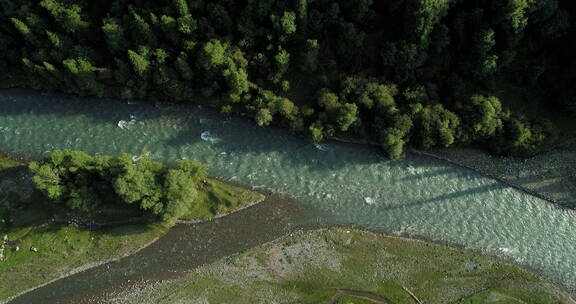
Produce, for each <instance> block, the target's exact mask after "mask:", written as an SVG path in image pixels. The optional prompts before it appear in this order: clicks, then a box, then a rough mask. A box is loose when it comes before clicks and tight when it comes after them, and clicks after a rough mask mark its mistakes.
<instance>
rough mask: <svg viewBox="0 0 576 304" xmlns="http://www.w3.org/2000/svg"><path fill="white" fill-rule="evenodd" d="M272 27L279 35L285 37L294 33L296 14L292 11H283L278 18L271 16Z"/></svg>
mask: <svg viewBox="0 0 576 304" xmlns="http://www.w3.org/2000/svg"><path fill="white" fill-rule="evenodd" d="M272 21H273V22H274V28H275V29H276V31H277V32H278V34H279V36H280V37H283V38H287V37H290V36H292V35H293V34H294V33H296V14H294V12H288V11H286V12H284V13H283V14H282V16H281V17H280V18H278V17H276V16H272Z"/></svg>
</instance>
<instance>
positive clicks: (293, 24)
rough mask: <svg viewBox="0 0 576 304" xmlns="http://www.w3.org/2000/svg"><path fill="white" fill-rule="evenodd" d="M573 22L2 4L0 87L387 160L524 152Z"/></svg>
mask: <svg viewBox="0 0 576 304" xmlns="http://www.w3.org/2000/svg"><path fill="white" fill-rule="evenodd" d="M575 14H576V6H575V5H574V1H571V0H507V1H502V0H488V1H485V0H469V1H459V0H438V1H436V0H435V1H431V0H390V1H373V0H360V1H346V0H336V1H335V0H298V1H277V0H246V1H231V0H222V1H216V0H171V1H168V0H165V1H146V0H136V1H131V2H127V1H122V0H103V1H98V2H94V1H88V0H42V1H32V0H24V1H20V0H19V1H15V0H3V1H0V68H1V69H2V70H3V71H4V73H2V74H1V75H0V85H1V86H2V87H32V88H37V89H48V90H59V91H65V92H70V93H75V94H80V95H94V96H100V97H114V98H126V99H156V100H158V99H159V100H170V101H181V102H196V103H207V104H210V105H213V106H215V107H218V108H220V109H221V110H222V111H223V112H231V111H237V112H244V113H248V114H249V115H251V116H252V117H254V119H255V120H256V122H257V123H258V124H259V125H262V126H265V125H269V124H271V123H274V124H277V125H281V126H285V127H288V128H290V129H292V130H295V131H298V132H305V133H306V134H308V135H309V136H310V138H312V139H313V140H314V141H321V140H322V139H323V138H325V137H327V136H343V137H354V138H364V139H369V140H371V141H374V142H378V143H380V144H381V146H382V147H383V149H384V150H385V151H386V153H387V155H388V156H390V157H400V156H401V155H402V154H403V152H404V150H405V146H406V145H410V146H414V147H419V148H423V149H428V148H431V147H448V146H451V145H455V144H477V145H480V146H483V147H486V148H488V149H490V150H491V151H493V152H495V153H503V154H513V155H526V154H531V153H534V152H536V151H538V150H540V149H541V148H542V147H546V146H548V145H549V143H550V142H553V141H554V139H555V137H556V135H557V132H558V128H557V127H556V126H555V125H554V123H552V122H551V121H549V120H547V119H546V118H547V117H554V118H556V116H557V113H558V112H567V113H568V112H569V113H573V112H574V110H575V109H576V98H575V97H574V96H575V94H574V93H575V91H574V90H575V88H574V86H572V85H571V84H572V83H574V81H575V80H576V73H575V71H576V68H574V67H575V63H576V62H575V61H574V59H573V56H572V55H571V54H573V53H574V52H575V51H576V42H575V41H576V39H574V37H575V36H574V35H575V30H574V26H573V24H574V21H575V20H576V18H575ZM190 100H192V101H190ZM554 120H556V119H554Z"/></svg>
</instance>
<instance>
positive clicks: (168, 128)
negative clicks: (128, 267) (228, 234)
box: [0, 89, 576, 293]
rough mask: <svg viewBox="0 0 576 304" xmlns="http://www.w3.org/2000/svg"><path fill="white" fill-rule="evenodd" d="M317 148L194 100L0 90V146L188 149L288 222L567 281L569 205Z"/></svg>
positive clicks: (372, 155) (348, 148) (173, 152)
mask: <svg viewBox="0 0 576 304" xmlns="http://www.w3.org/2000/svg"><path fill="white" fill-rule="evenodd" d="M319 148H320V149H319ZM319 148H318V147H315V146H314V145H312V144H310V143H309V142H308V141H306V140H305V139H304V138H302V137H301V136H296V135H293V134H290V133H289V132H288V131H285V130H282V129H276V128H259V127H257V126H256V125H255V124H254V123H253V122H252V121H250V120H248V119H245V118H242V117H236V116H234V117H226V116H223V115H222V114H219V113H217V112H215V111H213V110H210V109H203V108H199V107H195V106H177V105H169V104H153V103H143V102H130V103H128V102H126V101H115V100H102V99H95V98H83V97H73V96H68V95H62V94H47V93H40V92H35V91H30V90H20V89H18V90H16V89H15V90H3V91H1V92H0V150H2V151H5V152H8V153H12V154H17V155H23V156H27V157H39V156H41V155H42V154H43V153H46V152H49V151H52V150H54V149H76V150H82V151H85V152H88V153H91V154H96V155H98V154H112V155H117V154H119V153H122V152H129V153H140V152H141V151H144V150H146V151H149V153H150V154H151V156H152V158H154V159H157V160H161V161H166V162H172V161H175V160H176V159H179V158H189V159H196V160H199V161H202V162H204V163H207V164H208V165H209V166H210V174H211V175H212V176H214V177H218V178H220V179H222V180H225V181H233V182H236V183H240V184H244V185H249V186H252V187H255V188H261V189H266V190H269V191H272V192H275V193H279V194H280V195H283V196H286V197H289V198H290V200H291V201H293V202H294V203H292V204H296V205H298V208H303V209H304V210H307V211H306V212H305V214H304V215H301V216H299V217H298V218H297V220H294V225H299V226H306V225H334V224H337V225H339V224H343V225H354V226H358V227H364V228H367V229H377V230H382V231H385V232H387V233H392V234H404V235H412V236H416V237H422V238H426V239H430V240H433V241H440V242H445V243H449V244H453V245H457V246H462V247H466V248H470V249H475V250H481V251H483V252H485V253H488V254H492V255H496V256H499V257H501V258H504V259H506V260H510V261H514V262H516V263H519V264H521V265H524V266H526V267H528V268H530V269H532V270H535V271H537V272H539V273H541V274H543V275H544V276H545V277H547V278H549V279H552V280H555V281H558V282H561V283H563V284H564V285H565V286H568V287H569V288H570V289H571V291H572V293H574V291H575V290H576V245H575V244H576V233H574V232H575V231H576V221H575V219H576V211H573V210H567V209H562V208H559V207H557V206H555V205H554V204H551V203H548V202H545V201H543V200H541V199H538V198H536V197H533V196H530V195H527V194H524V193H522V192H519V191H517V190H514V189H512V188H509V187H507V186H504V185H502V184H500V183H498V182H496V181H494V180H492V179H489V178H485V177H482V176H480V175H478V174H476V173H474V172H472V171H468V170H463V169H461V168H457V167H454V166H451V165H448V164H446V163H444V162H440V161H434V160H431V159H426V158H420V157H416V156H408V157H407V158H405V159H402V160H394V161H391V160H387V159H385V158H383V157H382V155H381V154H380V153H379V151H378V150H377V149H375V148H372V147H368V146H361V145H351V144H343V143H336V142H329V143H327V144H326V145H324V146H321V147H319ZM262 229H265V228H262ZM147 252H148V251H147ZM133 271H138V269H134V270H133ZM78 292H81V291H80V290H78Z"/></svg>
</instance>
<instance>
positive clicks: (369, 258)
mask: <svg viewBox="0 0 576 304" xmlns="http://www.w3.org/2000/svg"><path fill="white" fill-rule="evenodd" d="M405 288H406V289H407V290H409V291H410V292H412V293H413V294H414V295H415V296H416V297H417V298H418V299H419V300H421V301H422V303H487V302H490V303H558V302H559V301H560V300H561V298H562V292H561V290H560V289H558V288H557V287H555V286H553V285H551V284H549V283H546V282H543V281H541V280H540V279H539V278H538V277H537V276H536V275H534V274H531V273H529V272H527V271H524V270H522V269H520V268H518V267H516V266H513V265H508V264H505V263H502V262H499V261H497V260H496V259H494V258H490V257H486V256H482V255H479V254H476V253H472V252H469V251H463V250H457V249H451V248H448V247H445V246H440V245H434V244H430V243H425V242H420V241H413V240H407V239H401V238H393V237H387V236H383V235H377V234H374V233H370V232H363V231H356V230H346V229H339V228H338V229H336V228H334V229H330V230H323V231H314V232H306V233H302V234H299V235H295V236H290V237H286V238H283V239H280V240H278V241H275V242H273V243H271V244H268V245H265V246H263V247H261V248H256V249H252V250H250V251H248V252H245V253H242V254H239V255H236V256H233V257H231V258H225V259H222V260H220V261H218V262H216V263H214V264H211V265H207V266H204V267H201V268H199V269H197V270H196V271H194V272H193V273H191V274H190V275H189V276H187V277H185V278H183V279H179V280H175V281H171V282H168V283H163V284H157V285H153V286H139V287H137V288H135V289H134V290H131V291H126V292H125V293H124V294H123V295H121V296H120V297H119V298H116V299H120V300H119V303H183V302H186V303H239V304H240V303H251V304H252V303H330V301H331V300H332V299H334V297H335V296H336V295H338V294H339V293H341V291H343V290H351V291H355V292H358V293H360V294H365V295H366V294H367V295H368V297H373V298H375V299H381V298H385V299H387V301H388V302H389V303H416V302H415V300H414V298H413V297H412V296H411V295H410V294H409V293H408V292H407V291H406V290H405ZM368 297H365V298H361V297H358V296H354V295H353V294H346V295H344V296H342V297H340V298H339V299H338V301H339V302H337V303H377V302H374V301H369V300H367V298H368Z"/></svg>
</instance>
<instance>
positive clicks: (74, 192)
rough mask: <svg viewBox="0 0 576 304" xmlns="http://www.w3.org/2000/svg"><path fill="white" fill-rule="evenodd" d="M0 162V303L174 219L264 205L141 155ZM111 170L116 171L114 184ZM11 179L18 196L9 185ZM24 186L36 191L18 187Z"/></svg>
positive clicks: (193, 167) (187, 166)
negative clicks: (112, 164) (257, 204)
mask: <svg viewBox="0 0 576 304" xmlns="http://www.w3.org/2000/svg"><path fill="white" fill-rule="evenodd" d="M0 161H1V162H0V174H2V176H3V178H2V179H1V180H2V184H1V185H2V186H4V185H6V187H5V188H4V187H2V188H0V202H1V205H0V216H1V218H2V222H1V224H0V228H1V231H3V233H2V235H1V237H2V238H3V239H0V242H2V246H1V247H0V248H1V249H0V253H1V255H0V257H1V259H0V299H5V298H9V297H12V296H14V295H16V294H18V293H21V292H23V291H25V290H29V289H31V288H34V287H37V286H38V285H41V284H44V283H47V282H49V281H52V280H54V279H58V278H60V277H62V276H66V275H69V274H71V273H74V272H78V271H82V270H85V269H87V268H90V267H94V266H97V265H100V264H102V263H106V262H109V261H111V260H116V259H119V258H121V257H123V256H126V255H130V254H133V253H135V252H137V251H138V250H140V249H142V248H144V247H146V246H147V245H149V244H151V243H152V242H154V241H155V240H157V239H158V238H159V237H161V236H162V235H164V233H166V231H167V229H169V227H170V226H172V225H174V224H175V223H176V222H177V221H178V220H180V219H182V220H183V221H185V222H188V221H202V220H209V219H212V218H215V217H217V216H221V215H224V214H227V213H230V212H234V211H235V210H238V209H241V208H245V207H247V206H250V205H252V204H254V203H257V202H260V201H262V200H263V195H262V194H260V193H257V192H254V191H251V190H248V189H244V188H241V187H238V186H234V185H230V184H227V183H224V182H221V181H218V180H215V179H212V178H209V177H207V176H206V167H205V166H204V165H203V164H200V163H198V162H194V161H182V162H180V163H179V165H178V167H175V168H168V167H166V166H164V165H163V164H161V163H158V162H154V161H152V160H150V159H149V158H148V157H147V156H145V155H143V156H132V155H128V154H123V155H122V156H120V157H118V158H111V157H108V156H104V157H99V158H93V157H91V156H89V155H87V154H85V153H82V152H78V151H54V152H53V153H51V154H49V155H47V156H46V157H45V158H44V159H43V160H41V161H39V162H30V163H28V166H26V163H27V162H24V161H19V160H15V159H12V158H9V157H6V156H3V157H1V158H0ZM107 162H116V163H115V165H116V166H117V167H115V168H112V167H110V166H108V165H107V164H106V163H107ZM120 167H121V168H120ZM114 170H120V171H122V173H120V171H115V172H116V175H115V176H114V177H115V180H114V179H113V178H112V175H113V174H114V173H112V172H113V171H114ZM90 174H93V175H90ZM10 178H12V179H14V183H17V184H18V185H20V188H16V190H19V192H14V191H13V190H14V188H9V187H8V184H9V183H10V181H9V180H10ZM99 178H100V179H99ZM146 178H148V179H146ZM29 179H32V180H33V182H32V181H31V182H29V183H26V182H24V181H26V180H29ZM162 179H163V180H162ZM113 180H114V182H113ZM160 181H162V182H163V183H159V182H160ZM108 182H109V183H110V184H108V185H106V184H105V183H108ZM99 183H100V184H99ZM26 184H27V185H29V186H32V185H34V186H35V189H34V190H31V189H22V185H26ZM106 187H109V188H106ZM11 189H12V191H11ZM115 189H118V190H115ZM154 190H155V191H157V192H156V193H157V194H156V196H154V195H153V194H152V192H153V191H154ZM117 191H118V192H117ZM129 191H131V192H129ZM26 192H28V193H30V194H29V195H24V194H26ZM159 193H166V194H165V196H162V195H160V194H159ZM151 197H154V198H157V199H156V200H155V201H152V199H150V198H151ZM145 200H146V202H148V205H146V206H143V204H142V203H143V202H144V201H145ZM153 202H155V203H156V204H153ZM154 208H155V209H154Z"/></svg>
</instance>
